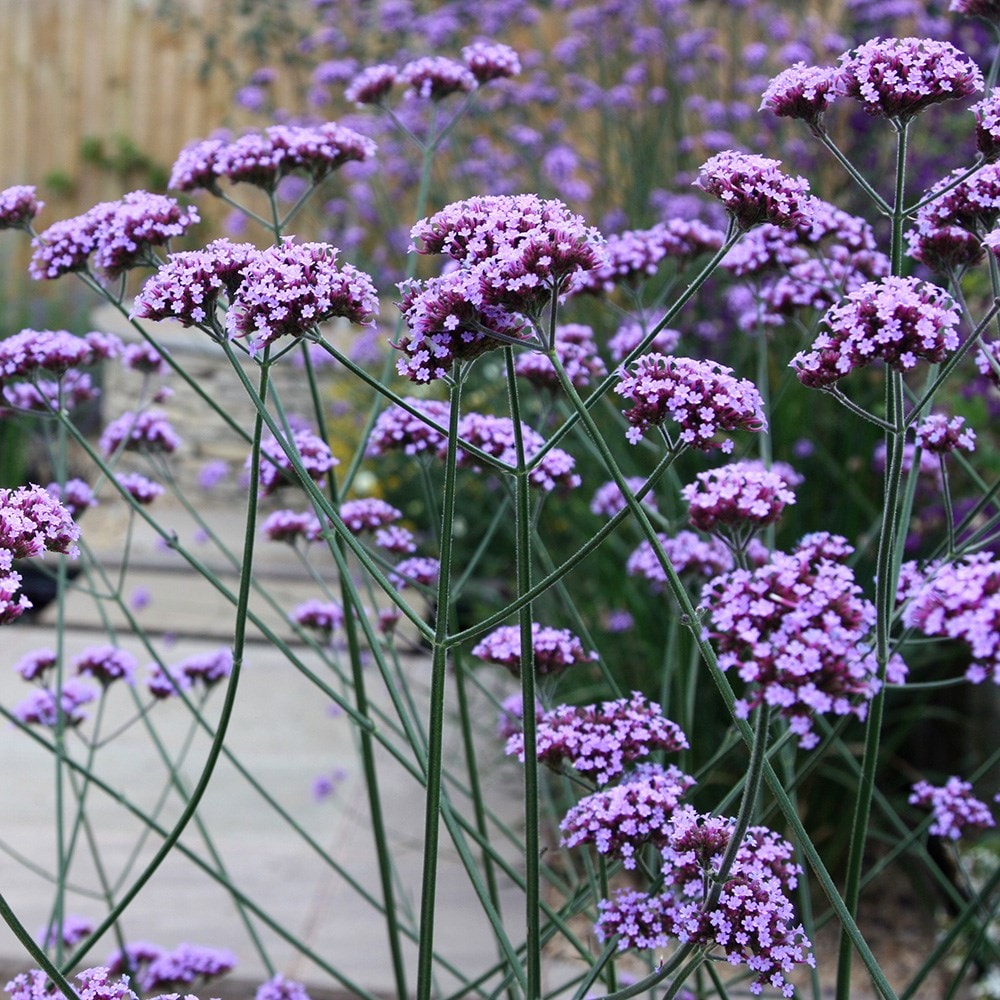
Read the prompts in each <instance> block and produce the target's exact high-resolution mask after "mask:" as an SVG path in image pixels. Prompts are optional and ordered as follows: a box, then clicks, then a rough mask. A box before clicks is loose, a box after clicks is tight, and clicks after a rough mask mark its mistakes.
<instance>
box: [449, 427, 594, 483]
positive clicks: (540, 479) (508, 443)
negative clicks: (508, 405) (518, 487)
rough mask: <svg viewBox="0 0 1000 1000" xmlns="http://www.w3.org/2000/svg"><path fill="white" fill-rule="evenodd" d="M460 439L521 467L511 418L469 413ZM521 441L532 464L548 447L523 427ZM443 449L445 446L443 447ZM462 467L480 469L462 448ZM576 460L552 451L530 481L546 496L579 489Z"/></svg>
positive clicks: (539, 436)
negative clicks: (534, 458) (536, 456)
mask: <svg viewBox="0 0 1000 1000" xmlns="http://www.w3.org/2000/svg"><path fill="white" fill-rule="evenodd" d="M458 436H459V437H460V438H461V439H462V440H463V441H466V442H468V443H469V444H471V445H474V446H475V447H477V448H479V449H480V450H481V451H484V452H486V453H487V454H489V455H492V456H493V457H494V458H498V459H500V461H501V462H503V463H504V464H505V465H508V466H510V467H511V468H514V467H515V466H516V465H517V445H516V441H515V439H514V423H513V421H512V420H511V419H510V417H494V416H491V415H489V414H484V413H475V412H472V413H467V414H466V415H465V416H464V417H462V419H461V420H459V422H458ZM521 442H522V444H523V446H524V458H525V461H527V462H530V461H531V459H532V458H533V457H534V456H535V454H537V453H538V452H539V451H541V450H542V448H543V447H544V445H545V439H544V438H543V437H542V436H541V434H539V433H538V432H537V431H535V430H533V429H532V428H531V427H528V425H527V424H523V423H522V425H521ZM442 447H443V446H442ZM458 464H459V466H465V467H469V466H471V467H472V468H476V467H477V466H476V465H475V460H474V458H473V457H472V455H471V454H470V453H469V452H467V451H464V450H463V449H461V448H459V452H458ZM575 466H576V460H575V459H574V458H573V456H572V455H570V454H569V453H568V452H565V451H563V450H562V449H561V448H550V449H549V450H548V451H547V452H546V453H545V456H544V457H543V458H542V460H541V461H540V462H539V463H538V464H537V465H536V466H535V467H534V468H533V469H532V470H531V471H530V472H529V473H528V482H530V483H531V485H532V486H537V487H539V488H540V489H542V490H544V491H545V492H546V493H551V492H552V491H553V490H555V489H556V488H561V489H563V490H567V489H575V488H576V487H577V486H579V485H580V482H581V480H580V476H579V475H578V474H577V473H576V472H574V471H573V470H574V468H575Z"/></svg>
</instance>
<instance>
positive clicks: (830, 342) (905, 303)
mask: <svg viewBox="0 0 1000 1000" xmlns="http://www.w3.org/2000/svg"><path fill="white" fill-rule="evenodd" d="M959 318H960V314H959V309H958V306H957V305H956V303H955V301H954V300H953V299H952V298H951V296H950V295H948V293H947V292H945V291H944V289H942V288H939V287H938V286H937V285H932V284H930V283H929V282H926V281H920V280H919V279H918V278H899V277H887V278H883V279H881V280H880V281H869V282H866V283H865V284H864V285H862V286H861V287H860V288H859V289H858V290H857V291H854V292H851V294H850V295H848V296H847V298H846V299H845V300H844V302H842V303H841V304H840V305H836V306H833V307H831V308H830V309H829V310H828V311H827V313H826V315H824V317H823V319H822V321H821V322H822V324H823V325H824V326H826V327H827V331H828V332H822V333H820V335H819V336H818V337H817V338H816V340H815V341H814V342H813V345H812V348H811V349H810V350H809V351H800V352H799V353H798V354H796V355H795V357H794V358H792V361H791V367H792V368H794V369H795V374H796V375H797V376H798V379H799V381H800V382H801V383H802V384H803V385H806V386H810V387H812V388H825V387H827V386H830V385H833V384H834V383H835V382H837V381H839V380H840V379H841V378H843V377H844V376H845V375H847V374H849V373H850V372H851V371H853V370H854V369H855V368H861V367H863V366H865V365H868V364H870V363H871V362H873V361H877V360H881V361H883V362H885V363H886V364H887V365H889V366H890V367H892V368H896V369H898V370H900V371H909V370H910V369H912V368H914V367H915V366H916V364H917V362H918V361H921V360H922V361H930V362H939V361H943V360H944V359H945V358H947V357H948V355H949V354H950V353H951V352H952V351H954V350H955V349H956V348H957V347H958V333H957V332H956V329H955V328H956V327H957V326H958V323H959Z"/></svg>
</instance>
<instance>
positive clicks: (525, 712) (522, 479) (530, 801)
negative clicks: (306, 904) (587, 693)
mask: <svg viewBox="0 0 1000 1000" xmlns="http://www.w3.org/2000/svg"><path fill="white" fill-rule="evenodd" d="M554 312H555V304H554V302H553V313H554ZM503 350H504V358H505V360H506V364H507V393H508V398H509V401H510V416H511V423H512V426H513V432H514V451H515V454H516V456H517V469H516V472H515V478H514V537H515V555H516V567H517V593H518V594H519V595H520V594H523V593H525V592H526V591H528V590H530V589H531V527H532V526H531V496H530V493H529V489H530V485H529V483H528V470H527V462H526V459H525V453H524V434H523V429H522V425H521V410H520V405H519V400H518V393H517V376H516V374H515V370H514V349H513V348H512V347H505V348H504V349H503ZM531 618H532V605H531V602H530V601H529V602H525V603H524V604H523V605H522V606H521V607H520V608H519V610H518V626H519V632H520V644H521V663H520V669H519V674H520V678H521V725H522V733H523V740H524V870H525V875H524V881H525V898H524V902H525V927H526V946H527V947H526V955H525V957H526V960H527V977H528V991H527V1000H540V998H541V995H542V974H541V958H542V956H541V948H542V945H541V924H540V922H539V896H540V890H539V882H540V880H539V869H538V858H539V853H540V851H541V836H540V831H539V823H538V722H537V720H536V718H535V699H536V694H535V656H534V643H533V640H532V634H531V624H532V622H531Z"/></svg>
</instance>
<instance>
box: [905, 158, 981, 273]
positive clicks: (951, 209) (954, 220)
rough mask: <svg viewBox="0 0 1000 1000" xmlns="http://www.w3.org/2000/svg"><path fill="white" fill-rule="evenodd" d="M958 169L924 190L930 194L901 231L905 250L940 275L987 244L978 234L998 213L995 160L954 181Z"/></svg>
mask: <svg viewBox="0 0 1000 1000" xmlns="http://www.w3.org/2000/svg"><path fill="white" fill-rule="evenodd" d="M961 173H962V171H958V170H956V171H952V172H951V173H950V174H948V175H947V176H945V177H944V178H942V179H941V180H940V181H938V182H937V184H935V185H934V186H933V187H932V188H931V189H930V191H928V192H926V193H925V195H924V197H929V196H931V195H936V197H935V199H934V200H933V201H931V202H930V203H929V204H927V205H925V206H924V207H923V208H921V209H920V210H919V211H918V212H917V215H916V219H915V220H914V224H913V227H912V228H911V229H910V230H909V232H908V233H907V241H908V252H909V255H910V256H911V257H913V258H914V260H919V261H921V262H922V263H924V264H926V265H927V266H928V267H930V268H932V269H933V270H935V271H938V272H940V273H943V274H950V273H951V272H952V271H953V270H957V269H961V268H964V267H968V266H969V265H971V264H975V263H977V262H978V261H979V260H980V259H981V258H982V256H983V248H984V246H987V247H988V246H989V244H988V243H987V242H986V241H985V240H984V239H982V237H983V236H984V234H988V233H989V231H990V230H991V229H992V228H993V226H994V225H995V224H996V222H997V220H998V218H1000V165H998V164H994V163H991V164H988V165H987V166H985V167H983V168H982V169H980V170H979V171H977V172H976V173H975V174H974V175H973V176H972V177H971V178H969V179H967V180H964V181H960V182H959V183H958V184H955V180H956V179H957V177H958V176H959V175H960V174H961ZM952 185H953V186H952ZM945 189H948V190H945ZM942 191H943V192H944V193H939V192H942Z"/></svg>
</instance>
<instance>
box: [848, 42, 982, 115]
mask: <svg viewBox="0 0 1000 1000" xmlns="http://www.w3.org/2000/svg"><path fill="white" fill-rule="evenodd" d="M982 89H983V74H982V73H981V72H980V70H979V67H978V66H977V65H976V63H975V62H974V61H973V60H972V59H970V58H969V56H967V55H966V54H965V53H964V52H961V51H960V50H959V49H957V48H955V46H954V45H952V44H951V43H950V42H941V41H937V40H935V39H931V38H873V39H872V40H871V41H869V42H865V44H864V45H859V46H858V47H857V48H856V49H852V50H850V51H849V52H845V53H844V54H843V55H842V56H841V57H840V62H839V65H838V72H837V93H838V94H842V95H844V96H846V97H850V98H853V99H855V100H857V101H859V102H860V103H861V106H862V107H863V108H864V110H865V111H867V112H868V114H870V115H878V116H881V117H885V118H895V119H900V120H903V121H905V120H906V119H908V118H912V117H913V115H915V114H918V113H919V112H921V111H923V110H924V109H925V108H929V107H930V106H931V105H933V104H938V103H940V102H942V101H951V100H955V99H956V98H962V97H969V96H970V95H972V94H975V93H978V92H979V91H981V90H982Z"/></svg>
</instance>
